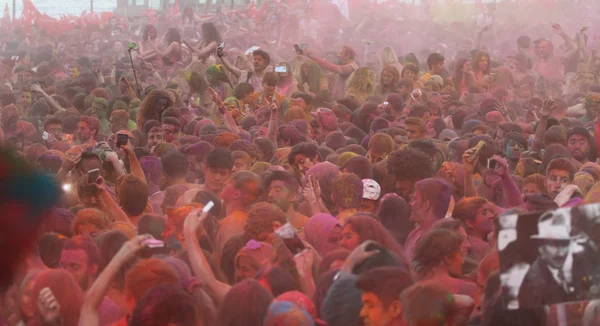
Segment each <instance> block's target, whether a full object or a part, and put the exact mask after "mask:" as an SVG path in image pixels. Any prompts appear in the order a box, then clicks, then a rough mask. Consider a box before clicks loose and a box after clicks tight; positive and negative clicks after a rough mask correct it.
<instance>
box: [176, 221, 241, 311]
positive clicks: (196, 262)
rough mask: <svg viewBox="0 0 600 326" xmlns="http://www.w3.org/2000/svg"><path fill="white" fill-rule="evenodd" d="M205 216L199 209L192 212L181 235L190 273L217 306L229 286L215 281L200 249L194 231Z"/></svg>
mask: <svg viewBox="0 0 600 326" xmlns="http://www.w3.org/2000/svg"><path fill="white" fill-rule="evenodd" d="M207 216H208V212H206V213H203V212H202V210H201V209H195V210H192V211H191V212H190V213H189V214H188V216H187V217H186V218H185V222H184V225H183V235H184V238H185V246H186V249H187V253H188V258H189V259H190V265H191V267H192V271H193V272H194V275H195V276H196V277H197V278H198V280H199V281H200V282H201V284H202V287H203V288H204V289H206V290H208V293H209V294H210V296H211V297H212V298H213V300H214V301H215V304H216V305H217V306H218V305H219V304H220V303H221V302H222V301H223V299H224V298H225V295H226V294H227V292H229V289H231V286H230V285H229V284H225V283H223V282H220V281H219V280H217V278H216V277H215V275H214V274H213V272H212V270H211V269H210V264H209V263H208V260H207V259H206V257H205V256H204V252H202V249H201V248H200V243H199V242H198V236H197V234H196V231H197V230H198V228H200V227H201V226H202V223H203V222H204V220H206V217H207Z"/></svg>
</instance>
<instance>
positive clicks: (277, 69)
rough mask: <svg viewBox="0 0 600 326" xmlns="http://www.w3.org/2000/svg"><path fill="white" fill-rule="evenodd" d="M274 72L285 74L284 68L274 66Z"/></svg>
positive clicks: (285, 68)
mask: <svg viewBox="0 0 600 326" xmlns="http://www.w3.org/2000/svg"><path fill="white" fill-rule="evenodd" d="M275 72H287V67H286V66H275Z"/></svg>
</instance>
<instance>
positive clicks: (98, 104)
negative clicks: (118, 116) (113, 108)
mask: <svg viewBox="0 0 600 326" xmlns="http://www.w3.org/2000/svg"><path fill="white" fill-rule="evenodd" d="M92 114H93V115H95V116H96V117H98V120H100V133H101V134H103V135H109V134H110V121H108V101H107V100H105V99H103V98H101V97H98V98H96V99H95V100H94V103H93V104H92Z"/></svg>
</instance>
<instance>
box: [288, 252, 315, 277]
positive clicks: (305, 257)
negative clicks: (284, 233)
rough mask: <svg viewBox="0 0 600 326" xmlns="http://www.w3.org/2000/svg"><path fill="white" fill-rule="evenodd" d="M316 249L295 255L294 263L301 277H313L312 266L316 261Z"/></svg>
mask: <svg viewBox="0 0 600 326" xmlns="http://www.w3.org/2000/svg"><path fill="white" fill-rule="evenodd" d="M313 250H314V249H304V250H303V251H302V252H300V253H298V254H296V255H294V258H293V259H294V263H295V264H296V270H298V274H299V275H300V277H309V276H310V277H312V265H313V261H314V252H313Z"/></svg>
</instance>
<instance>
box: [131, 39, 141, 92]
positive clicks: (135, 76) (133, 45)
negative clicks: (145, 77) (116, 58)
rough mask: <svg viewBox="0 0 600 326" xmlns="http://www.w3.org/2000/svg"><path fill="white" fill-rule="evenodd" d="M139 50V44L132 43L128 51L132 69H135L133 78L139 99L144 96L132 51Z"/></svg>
mask: <svg viewBox="0 0 600 326" xmlns="http://www.w3.org/2000/svg"><path fill="white" fill-rule="evenodd" d="M135 48H137V44H135V43H130V44H129V46H128V49H127V52H128V53H129V61H130V62H131V68H132V69H133V78H135V88H136V91H137V94H138V97H141V96H142V94H140V93H141V92H140V84H139V83H138V78H137V73H136V72H135V66H134V65H133V58H132V57H131V50H133V49H135Z"/></svg>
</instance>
